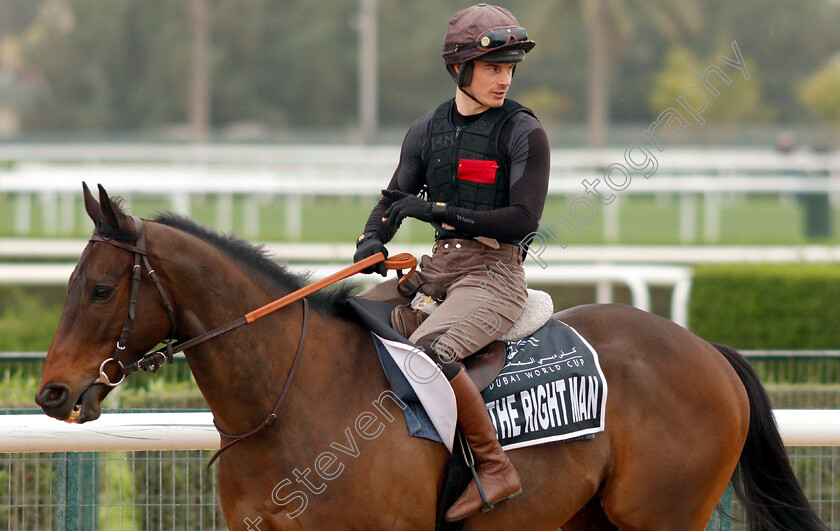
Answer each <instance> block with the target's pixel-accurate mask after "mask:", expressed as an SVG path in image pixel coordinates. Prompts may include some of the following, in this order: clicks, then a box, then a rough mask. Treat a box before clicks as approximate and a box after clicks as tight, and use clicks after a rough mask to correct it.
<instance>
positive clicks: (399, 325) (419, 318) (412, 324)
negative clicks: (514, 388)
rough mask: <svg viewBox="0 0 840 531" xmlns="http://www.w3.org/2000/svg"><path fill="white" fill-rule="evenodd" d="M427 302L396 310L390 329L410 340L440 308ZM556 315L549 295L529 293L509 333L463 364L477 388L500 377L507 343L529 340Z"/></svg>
mask: <svg viewBox="0 0 840 531" xmlns="http://www.w3.org/2000/svg"><path fill="white" fill-rule="evenodd" d="M427 301H428V298H427V297H426V296H424V295H423V294H422V293H418V294H417V297H415V298H414V301H412V304H411V306H397V307H396V308H394V311H393V312H391V328H393V329H394V330H396V331H397V332H398V333H399V334H400V335H402V336H403V337H405V338H408V337H409V336H411V334H413V333H414V331H415V330H417V328H418V327H419V326H420V325H421V324H422V323H423V321H425V320H426V319H427V318H428V317H429V315H431V313H432V312H433V311H434V309H435V308H436V307H437V304H435V303H432V304H431V305H430V304H429V303H428V302H427ZM553 312H554V304H553V302H552V300H551V296H550V295H549V294H548V293H545V292H543V291H537V290H532V289H529V290H528V298H527V299H526V300H525V308H524V309H523V310H522V315H520V316H519V319H517V320H516V322H515V323H514V324H513V325H512V326H511V327H510V329H508V330H507V331H506V332H505V333H504V334H503V335H502V336H501V337H500V338H499V339H498V340H496V341H493V342H491V343H490V344H489V345H487V346H485V347H484V348H482V349H481V350H479V351H478V352H476V353H475V354H472V355H471V356H467V357H466V358H464V359H463V360H461V361H462V363H463V365H464V369H466V371H467V375H468V376H469V377H470V378H472V380H473V382H475V385H476V387H478V388H479V389H485V388H486V387H487V386H488V385H490V383H491V382H493V380H495V379H496V377H497V376H498V375H499V373H500V372H501V370H502V367H503V366H504V364H505V357H506V355H507V349H506V348H505V343H506V342H508V341H517V340H519V339H523V338H526V337H529V336H530V335H531V334H533V333H534V332H535V331H537V329H539V328H540V327H541V326H542V325H544V324H545V323H546V322H547V321H548V320H549V319H550V318H551V315H552V313H553Z"/></svg>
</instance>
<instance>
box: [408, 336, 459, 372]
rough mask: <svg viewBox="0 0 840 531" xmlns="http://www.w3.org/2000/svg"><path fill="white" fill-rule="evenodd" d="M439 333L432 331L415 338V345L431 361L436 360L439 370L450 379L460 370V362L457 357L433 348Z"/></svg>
mask: <svg viewBox="0 0 840 531" xmlns="http://www.w3.org/2000/svg"><path fill="white" fill-rule="evenodd" d="M442 335H443V334H441V333H434V334H429V335H427V336H423V337H421V338H420V339H418V340H417V342H416V343H415V345H417V346H418V347H419V348H422V349H423V351H424V352H425V353H426V354H427V355H428V356H429V357H430V358H431V359H432V361H434V362H436V363H437V364H438V366H439V367H440V370H441V372H442V373H443V375H444V376H446V379H447V380H449V381H452V378H455V376H457V375H458V373H459V372H461V363H460V362H459V361H458V359H457V358H453V357H449V356H446V355H442V354H441V353H439V352H438V350H436V349H435V342H436V341H437V339H438V338H439V337H440V336H442Z"/></svg>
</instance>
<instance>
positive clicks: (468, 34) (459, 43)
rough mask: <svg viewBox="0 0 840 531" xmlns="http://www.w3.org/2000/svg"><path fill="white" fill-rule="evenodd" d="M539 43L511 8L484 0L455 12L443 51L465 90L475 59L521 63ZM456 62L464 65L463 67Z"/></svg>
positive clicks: (458, 82) (449, 69)
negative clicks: (458, 67) (533, 38)
mask: <svg viewBox="0 0 840 531" xmlns="http://www.w3.org/2000/svg"><path fill="white" fill-rule="evenodd" d="M536 44H537V43H536V42H534V41H532V40H528V32H527V31H526V30H525V28H523V27H521V26H520V25H519V22H518V21H517V20H516V17H514V16H513V14H511V12H510V11H508V10H507V9H505V8H503V7H499V6H493V5H489V4H484V3H482V4H478V5H474V6H472V7H468V8H467V9H464V10H462V11H459V12H457V13H455V15H454V16H453V17H452V19H451V20H450V21H449V26H448V27H447V28H446V35H445V36H444V38H443V53H442V54H441V55H442V56H443V60H444V62H445V63H446V70H447V71H449V74H450V75H451V76H452V79H453V80H454V81H455V83H456V84H457V85H458V88H459V89H461V90H462V91H463V90H464V88H465V87H467V86H469V84H470V81H471V79H472V68H473V63H472V62H473V60H475V59H480V60H482V61H487V62H492V63H519V62H521V61H524V60H525V54H526V53H527V52H528V51H530V50H531V49H532V48H533V47H534V46H536ZM455 65H460V69H459V70H460V71H456V69H455ZM464 93H465V94H467V95H468V96H470V94H469V93H467V92H464ZM470 97H472V96H470Z"/></svg>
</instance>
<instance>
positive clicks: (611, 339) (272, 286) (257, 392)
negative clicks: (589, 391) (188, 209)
mask: <svg viewBox="0 0 840 531" xmlns="http://www.w3.org/2000/svg"><path fill="white" fill-rule="evenodd" d="M84 195H85V207H86V210H87V212H88V215H89V216H90V217H91V219H92V220H93V222H94V223H95V225H96V228H95V231H94V237H93V238H92V239H91V242H90V243H89V244H88V245H87V246H86V248H85V249H84V251H83V253H82V255H81V257H80V260H79V262H78V264H77V266H76V268H75V270H74V272H73V273H72V276H71V277H70V280H69V284H68V288H67V300H66V306H65V308H64V311H63V314H62V316H61V320H60V322H59V324H58V329H57V331H56V334H55V336H54V338H53V340H52V343H51V345H50V348H49V352H48V354H47V358H46V362H45V365H44V369H43V375H42V379H41V383H40V386H39V389H38V391H37V394H36V402H37V403H38V405H40V407H41V408H42V409H43V411H44V412H45V413H46V414H47V415H49V416H52V417H55V418H57V419H62V420H68V419H70V420H73V421H76V422H88V421H92V420H95V419H96V418H98V417H99V416H100V414H101V405H100V404H101V402H102V400H103V399H104V398H105V397H106V396H107V394H108V392H109V391H110V389H111V388H112V387H111V386H112V385H114V381H115V380H117V379H118V378H120V376H121V375H120V374H119V373H120V367H123V365H124V364H125V366H128V365H129V364H130V363H132V362H137V361H138V360H141V359H143V358H142V357H143V355H144V353H146V352H147V351H149V350H150V349H153V348H154V347H155V346H156V345H158V344H160V343H161V342H163V341H168V340H171V339H175V340H178V341H182V342H183V341H189V340H190V339H191V338H196V337H201V336H202V335H204V334H207V333H208V331H212V330H215V329H217V328H218V327H219V326H220V325H223V324H224V323H228V322H230V321H232V320H235V319H236V318H237V316H241V315H243V314H244V313H246V312H249V311H251V310H253V309H254V308H257V307H260V306H262V305H265V304H266V303H267V302H270V301H272V300H274V299H277V298H278V297H281V296H284V295H287V294H289V293H291V292H294V291H295V290H297V289H299V288H300V287H302V286H304V285H305V282H306V279H305V278H304V277H302V276H300V275H298V274H295V273H292V272H290V271H289V270H288V269H287V268H286V267H284V266H281V265H278V264H277V263H276V262H274V261H272V260H271V259H269V257H268V256H267V255H266V254H265V253H264V251H263V250H262V249H261V248H258V247H255V246H253V245H251V244H249V243H248V242H245V241H244V240H241V239H238V238H236V237H235V236H233V235H222V234H219V233H216V232H214V231H212V230H210V229H207V228H204V227H202V226H199V225H198V224H196V223H195V222H193V221H191V220H190V219H188V218H186V217H182V216H178V215H176V214H172V213H167V212H164V213H161V214H158V215H157V216H156V218H155V219H153V220H145V221H141V220H139V219H138V218H132V217H129V215H128V214H126V213H125V212H124V211H123V208H122V206H121V204H120V202H119V200H118V199H116V198H114V199H111V198H110V197H109V196H108V194H107V192H106V191H105V190H104V189H103V188H102V187H101V186H100V189H99V201H97V200H96V199H94V197H93V195H92V194H91V193H90V191H89V190H88V188H87V186H84ZM141 224H142V226H140V225H141ZM141 242H142V246H141ZM141 254H142V256H141ZM141 257H142V260H141V259H140V258H141ZM144 264H145V265H144ZM145 266H148V269H152V268H153V269H154V272H153V273H148V274H143V275H142V276H141V275H140V274H139V273H138V270H141V271H143V272H146V269H147V267H145ZM350 289H351V288H350V287H347V286H342V287H340V288H337V289H333V290H331V291H329V292H318V293H315V294H313V295H312V296H310V297H307V298H306V299H304V300H303V301H300V302H296V303H294V304H290V305H288V306H285V307H284V308H282V309H280V310H277V311H276V312H274V313H272V314H270V315H268V316H266V317H265V318H263V319H260V320H259V321H255V322H253V323H251V324H249V325H247V326H240V327H237V328H234V329H232V330H230V331H228V332H226V333H223V334H220V335H216V336H215V337H212V338H211V339H207V340H204V341H202V342H200V343H198V344H195V345H191V346H190V347H189V348H187V349H186V350H185V355H186V359H187V361H188V363H189V366H190V369H191V371H192V373H193V375H194V377H195V381H196V383H197V384H198V386H199V388H200V390H201V392H202V394H203V396H204V398H205V399H206V401H207V403H208V405H209V407H210V410H211V411H212V413H213V416H214V419H215V420H214V422H215V424H216V426H217V428H218V430H219V431H220V433H222V434H223V435H224V437H223V441H224V440H228V441H231V440H233V439H235V437H234V438H230V437H229V436H228V435H226V434H244V435H247V437H244V438H241V439H236V440H237V441H238V444H235V445H232V446H230V448H229V449H228V450H227V451H226V452H225V453H223V454H222V455H221V457H220V459H219V462H218V470H217V474H218V483H219V494H220V503H221V506H222V512H223V514H224V518H225V521H226V524H227V526H228V527H229V528H231V529H243V530H244V529H247V530H249V531H253V530H254V529H260V530H267V529H298V528H302V529H323V528H342V529H434V528H435V522H436V518H435V516H436V505H437V503H438V497H439V495H440V491H441V487H442V483H443V481H444V473H445V472H444V471H445V467H446V464H447V462H448V460H449V458H450V455H449V452H448V450H447V449H446V448H445V447H444V445H443V444H440V443H437V442H433V441H430V440H427V439H420V438H413V437H410V436H409V435H408V432H407V428H406V424H405V419H404V417H403V416H402V415H401V414H400V411H401V407H403V406H404V405H400V404H399V401H398V400H397V399H395V398H394V397H393V396H392V395H391V394H389V387H388V381H387V379H386V377H385V375H384V373H383V370H382V368H381V365H380V362H379V359H378V358H377V356H376V354H375V350H374V344H373V339H372V336H371V333H370V331H369V330H368V329H367V328H366V327H365V326H363V325H362V324H361V323H360V321H359V320H358V319H357V318H355V317H354V315H353V314H352V312H350V311H349V309H348V306H349V305H348V303H347V300H348V297H349V295H350V293H351V292H350V291H349V290H350ZM129 307H131V309H130V310H129ZM309 307H311V311H309V310H308V308H309ZM126 312H128V318H125V319H123V316H125V315H126ZM553 318H555V319H561V320H563V321H564V322H565V323H567V324H569V325H570V326H572V327H573V328H575V329H576V330H577V331H578V332H579V333H580V334H581V335H582V336H583V337H584V338H586V340H587V341H588V342H589V343H590V344H591V345H593V346H594V348H595V349H596V350H597V352H598V354H599V358H600V362H601V366H602V370H603V373H604V375H605V376H606V379H607V381H608V382H609V399H608V401H607V406H606V422H605V429H604V431H603V432H600V433H598V434H596V436H595V437H594V438H592V439H590V440H578V441H569V442H560V443H552V444H548V445H542V446H532V447H527V448H520V449H515V450H511V451H510V452H509V455H510V459H511V461H512V462H513V464H514V466H515V467H516V469H517V470H518V471H519V474H520V476H521V478H522V484H523V486H524V493H523V495H521V496H518V497H516V498H513V499H511V500H508V501H505V502H503V503H500V504H498V505H497V507H496V508H495V509H494V510H492V511H488V512H483V513H479V514H476V515H475V516H472V517H470V518H468V519H467V520H465V521H464V522H463V524H464V528H465V529H491V530H492V529H511V528H524V529H548V530H555V529H558V528H562V529H563V530H564V531H569V530H572V531H574V530H583V529H586V530H592V529H596V530H601V529H603V530H607V529H646V530H649V529H663V530H665V529H675V530H680V531H683V530H687V529H688V530H700V529H703V528H704V527H705V525H706V524H707V522H708V521H709V518H710V517H711V515H712V513H713V511H714V509H715V506H716V504H717V502H718V500H719V499H720V497H721V495H722V494H723V492H724V490H725V489H726V487H727V484H728V483H729V482H730V480H732V481H733V485H734V488H735V491H736V494H737V495H738V496H739V497H740V499H741V500H742V502H743V504H744V506H745V510H746V513H747V515H748V518H749V519H750V521H751V522H752V525H753V526H754V527H755V528H760V529H787V530H789V529H824V528H825V526H824V525H823V523H822V522H821V521H820V519H819V517H818V516H817V515H816V513H815V512H814V510H813V509H812V508H811V507H810V505H809V504H808V501H807V499H806V497H805V495H804V494H803V492H802V489H801V487H800V485H799V484H798V482H797V480H796V478H795V476H794V474H793V472H792V470H791V467H790V463H789V461H788V459H787V454H786V452H785V449H784V446H783V443H782V441H781V437H780V435H779V432H778V430H777V427H776V425H775V421H774V419H773V416H772V411H771V406H770V402H769V399H768V397H767V394H766V392H765V391H764V389H763V388H762V386H761V384H760V382H759V380H758V377H757V376H756V374H755V372H754V371H753V370H752V369H751V368H750V366H749V364H748V363H747V362H746V361H745V360H744V358H743V357H742V356H740V354H738V353H737V352H736V351H735V350H733V349H731V348H729V347H726V346H722V345H713V344H712V343H709V342H707V341H705V340H703V339H701V338H700V337H698V336H696V335H694V334H692V333H690V332H689V331H687V330H686V329H684V328H682V327H680V326H678V325H676V324H674V323H673V322H671V321H668V320H667V319H664V318H661V317H658V316H655V315H652V314H649V313H646V312H643V311H641V310H637V309H634V308H631V307H629V306H624V305H618V304H607V305H600V304H593V305H585V306H580V307H576V308H572V309H568V310H565V311H562V312H559V313H557V314H555V315H554V316H553ZM127 325H128V326H127ZM126 328H128V329H129V331H128V333H126V331H125V329H126ZM204 339H206V336H205V337H204ZM115 344H116V345H117V346H116V348H115V347H114V345H115ZM116 353H119V355H120V356H121V360H122V361H120V362H119V363H116V362H115V361H112V359H113V357H114V356H115V355H116ZM122 376H123V377H124V376H125V375H124V374H123V375H122ZM281 393H282V395H283V397H284V398H285V401H283V400H282V399H281V400H280V402H278V401H277V397H278V395H281Z"/></svg>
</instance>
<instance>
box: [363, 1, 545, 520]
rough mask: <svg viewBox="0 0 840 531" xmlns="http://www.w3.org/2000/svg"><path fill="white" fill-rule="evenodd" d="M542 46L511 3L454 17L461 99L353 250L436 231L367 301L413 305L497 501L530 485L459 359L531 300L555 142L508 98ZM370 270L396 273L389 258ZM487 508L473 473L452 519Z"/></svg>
mask: <svg viewBox="0 0 840 531" xmlns="http://www.w3.org/2000/svg"><path fill="white" fill-rule="evenodd" d="M535 44H536V43H535V42H534V41H532V40H529V39H528V34H527V32H526V31H525V28H523V27H521V26H520V25H519V22H518V21H517V20H516V18H515V17H514V16H513V15H512V14H511V13H510V12H509V11H508V10H506V9H504V8H501V7H497V6H493V5H488V4H478V5H475V6H472V7H469V8H467V9H464V10H463V11H460V12H458V13H456V14H455V15H454V16H453V17H452V19H451V20H450V21H449V26H448V28H447V31H446V35H445V37H444V41H443V54H442V55H443V59H444V61H445V63H446V69H447V71H448V72H449V74H450V75H451V76H452V79H453V80H454V81H455V84H456V85H457V89H456V91H455V97H454V98H453V99H451V100H449V101H447V102H445V103H443V104H442V105H440V106H439V107H438V108H437V109H434V110H432V111H430V112H428V113H426V114H425V115H424V116H422V117H421V118H420V119H419V120H417V121H416V122H415V123H414V124H413V125H412V126H411V127H410V128H409V130H408V133H407V134H406V136H405V140H404V141H403V144H402V150H401V153H400V160H399V165H398V166H397V169H396V171H395V172H394V175H393V177H392V178H391V182H390V183H389V184H388V188H387V189H386V190H382V198H381V199H380V201H379V203H378V204H377V205H376V206H375V207H374V209H373V211H372V212H371V214H370V217H369V218H368V221H367V224H366V225H365V229H364V233H363V234H362V235H361V236H359V238H358V240H357V243H356V254H355V257H354V260H355V261H357V262H358V261H359V260H362V259H364V258H366V257H368V256H371V255H373V254H375V253H379V252H381V253H383V254H385V256H388V251H387V250H386V248H385V244H386V243H387V242H388V241H390V240H391V238H392V237H393V236H394V234H395V233H396V231H397V229H398V228H399V226H400V223H401V222H402V221H403V219H405V218H406V217H412V218H416V219H419V220H421V221H425V222H428V223H431V224H432V226H434V227H435V229H436V231H437V234H436V243H435V245H434V249H433V253H432V256H431V257H430V256H423V257H422V259H421V264H420V270H419V271H418V272H417V273H416V274H415V275H414V277H412V279H411V280H410V281H409V282H408V283H406V285H404V286H398V284H397V280H396V279H391V280H388V281H385V282H383V283H381V284H379V285H378V286H375V287H373V288H371V289H368V290H367V291H365V292H363V293H362V294H361V295H359V296H360V297H364V298H367V299H371V300H378V301H386V302H393V303H396V304H400V305H403V306H398V307H397V309H396V310H395V313H394V314H393V315H392V322H393V323H395V324H396V325H398V326H396V327H397V328H398V330H399V331H401V332H402V333H403V335H405V336H406V337H407V338H408V339H409V340H410V341H411V342H413V343H414V344H415V345H417V346H418V347H421V348H423V349H424V350H425V352H426V353H428V354H429V355H430V356H432V357H433V359H434V358H436V361H437V362H438V363H439V365H440V367H441V370H442V372H443V373H444V375H445V376H446V377H447V379H448V380H449V382H450V384H451V385H452V389H453V391H454V392H455V397H456V401H457V410H458V424H459V426H460V427H461V431H462V432H463V434H464V436H465V438H466V439H467V442H468V444H469V446H470V448H471V449H472V451H473V454H474V455H475V457H476V465H477V472H478V476H479V479H480V482H481V485H482V488H483V490H484V493H485V495H486V497H487V500H488V502H489V504H490V505H492V504H493V503H496V502H498V501H501V500H504V499H507V498H510V497H512V496H515V495H517V494H519V493H520V492H521V491H522V489H521V486H520V481H519V475H518V474H517V473H516V470H515V469H514V468H513V466H512V465H511V463H510V461H509V460H508V458H507V456H506V455H505V453H504V452H503V451H502V448H501V446H500V445H499V442H498V440H497V438H496V433H495V430H494V428H493V425H492V423H491V421H490V417H489V415H488V413H487V409H486V407H485V405H484V400H482V398H481V395H480V393H479V390H478V389H477V388H476V386H475V384H474V383H473V382H472V380H471V379H470V377H469V376H467V374H466V371H464V370H462V366H461V364H460V363H459V361H460V360H461V359H463V358H465V357H467V356H469V355H471V354H474V353H475V352H477V351H478V350H479V349H481V348H482V347H484V346H486V345H488V344H489V343H491V342H492V341H494V340H496V339H498V338H499V337H500V336H501V335H502V334H503V333H504V332H505V331H507V329H508V328H509V327H510V326H511V325H512V324H513V323H514V321H515V320H516V319H517V318H518V317H519V315H520V314H521V313H522V309H523V307H524V304H525V299H526V285H525V273H524V270H523V268H522V261H523V258H524V251H525V249H527V245H528V243H529V241H530V238H529V235H532V234H533V233H535V232H536V231H537V229H538V222H539V219H540V217H541V215H542V211H543V207H544V205H545V198H546V192H547V190H548V174H549V146H548V139H547V137H546V134H545V130H544V129H543V128H542V126H541V125H540V123H539V121H538V120H537V119H536V117H535V116H534V114H533V112H532V111H531V110H530V109H527V108H525V107H523V106H522V105H520V104H518V103H516V102H514V101H512V100H510V99H507V98H506V96H507V93H508V90H509V89H510V86H511V81H512V78H513V74H514V70H515V68H516V65H517V63H519V62H521V61H523V60H524V59H525V54H526V52H528V51H529V50H531V49H532V48H533V47H534V45H535ZM421 192H425V196H426V197H427V198H428V200H426V199H423V198H421V197H418V194H421ZM364 272H365V273H374V272H376V273H380V274H382V275H385V274H386V270H385V266H384V264H382V263H380V264H377V265H376V266H372V267H371V268H369V269H367V270H365V271H364ZM409 284H410V285H411V286H408V285H409ZM417 291H422V292H423V293H425V294H427V295H429V296H431V297H433V298H435V299H436V300H438V301H441V302H440V306H439V307H438V308H437V309H436V310H435V311H434V313H432V314H431V315H429V316H427V314H425V313H422V312H417V311H415V310H411V309H410V307H409V306H405V305H408V304H409V303H410V302H411V300H412V297H413V296H414V295H415V293H416V292H417ZM415 327H416V329H415ZM482 507H483V503H482V500H481V497H480V495H479V493H478V491H477V488H476V484H475V481H474V480H473V481H472V482H471V483H470V485H469V486H468V487H467V489H466V490H465V491H464V493H463V494H462V495H461V497H460V498H459V499H458V500H457V501H456V502H455V504H454V505H453V506H452V507H451V508H450V509H449V511H447V513H446V518H447V520H450V521H455V520H460V519H463V518H466V517H467V516H470V515H471V514H474V513H476V512H477V511H479V510H480V509H482ZM487 508H489V507H484V509H487Z"/></svg>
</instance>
